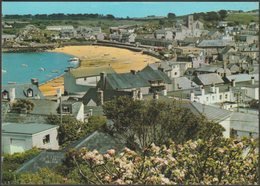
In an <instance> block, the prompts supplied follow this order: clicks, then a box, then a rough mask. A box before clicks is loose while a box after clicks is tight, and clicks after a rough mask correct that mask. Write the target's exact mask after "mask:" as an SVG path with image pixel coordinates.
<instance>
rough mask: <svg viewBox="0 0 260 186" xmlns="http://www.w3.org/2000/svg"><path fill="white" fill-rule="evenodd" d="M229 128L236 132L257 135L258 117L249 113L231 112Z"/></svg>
mask: <svg viewBox="0 0 260 186" xmlns="http://www.w3.org/2000/svg"><path fill="white" fill-rule="evenodd" d="M230 127H231V128H233V129H235V130H237V131H247V132H255V133H259V116H258V115H255V114H250V113H241V112H233V113H232V115H231V119H230Z"/></svg>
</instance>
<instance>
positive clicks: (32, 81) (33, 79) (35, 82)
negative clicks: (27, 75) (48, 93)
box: [31, 78, 39, 87]
mask: <svg viewBox="0 0 260 186" xmlns="http://www.w3.org/2000/svg"><path fill="white" fill-rule="evenodd" d="M31 83H32V85H36V86H37V87H39V81H38V79H37V78H32V79H31Z"/></svg>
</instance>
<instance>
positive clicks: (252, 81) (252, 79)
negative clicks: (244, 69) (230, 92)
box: [251, 76, 255, 85]
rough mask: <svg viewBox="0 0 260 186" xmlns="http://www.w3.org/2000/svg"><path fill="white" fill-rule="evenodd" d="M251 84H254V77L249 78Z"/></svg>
mask: <svg viewBox="0 0 260 186" xmlns="http://www.w3.org/2000/svg"><path fill="white" fill-rule="evenodd" d="M251 84H252V85H254V84H255V77H254V76H252V77H251Z"/></svg>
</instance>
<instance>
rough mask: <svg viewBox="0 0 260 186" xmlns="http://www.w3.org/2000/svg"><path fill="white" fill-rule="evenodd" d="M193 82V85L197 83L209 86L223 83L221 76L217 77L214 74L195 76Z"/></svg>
mask: <svg viewBox="0 0 260 186" xmlns="http://www.w3.org/2000/svg"><path fill="white" fill-rule="evenodd" d="M193 81H194V82H195V83H197V84H198V85H211V84H219V83H224V81H223V80H222V78H221V76H219V75H218V74H216V73H210V74H199V75H197V76H195V78H194V79H193Z"/></svg>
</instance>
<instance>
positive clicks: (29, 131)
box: [2, 123, 59, 154]
mask: <svg viewBox="0 0 260 186" xmlns="http://www.w3.org/2000/svg"><path fill="white" fill-rule="evenodd" d="M57 129H58V126H57V125H49V124H38V123H27V124H21V123H3V125H2V149H3V153H8V154H13V153H16V152H24V151H26V150H29V149H31V148H33V147H37V148H41V149H53V150H58V149H59V144H58V140H57V135H58V131H57Z"/></svg>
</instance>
